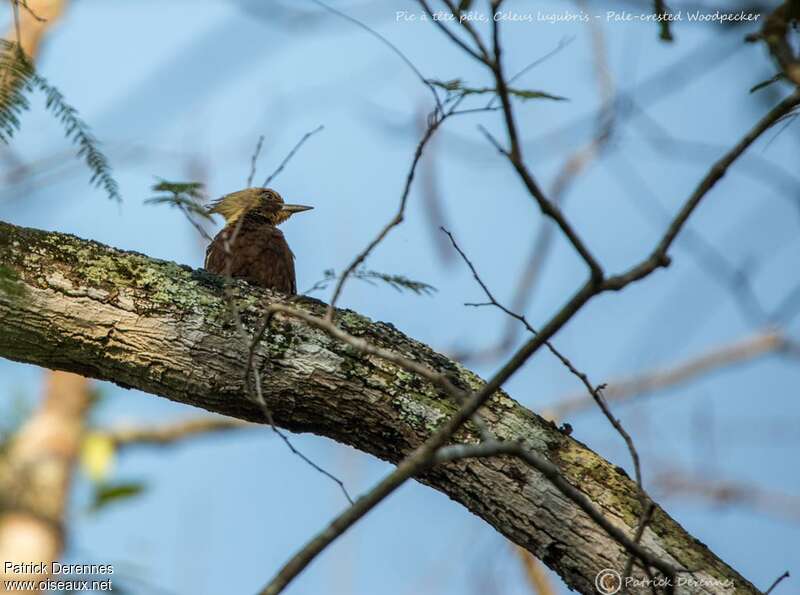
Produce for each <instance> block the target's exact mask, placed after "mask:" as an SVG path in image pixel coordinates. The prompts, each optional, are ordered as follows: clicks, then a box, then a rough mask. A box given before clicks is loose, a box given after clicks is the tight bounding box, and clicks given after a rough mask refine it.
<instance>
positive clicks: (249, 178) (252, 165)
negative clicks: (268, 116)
mask: <svg viewBox="0 0 800 595" xmlns="http://www.w3.org/2000/svg"><path fill="white" fill-rule="evenodd" d="M263 144H264V135H263V134H262V135H261V136H259V137H258V142H257V143H256V149H255V151H253V155H252V157H250V175H248V176H247V182H246V183H245V185H244V187H245V188H250V186H252V185H253V178H255V177H256V163H257V161H258V156H259V155H260V154H261V147H262V145H263ZM264 185H265V186H266V184H264Z"/></svg>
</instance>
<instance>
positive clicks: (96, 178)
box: [0, 40, 122, 201]
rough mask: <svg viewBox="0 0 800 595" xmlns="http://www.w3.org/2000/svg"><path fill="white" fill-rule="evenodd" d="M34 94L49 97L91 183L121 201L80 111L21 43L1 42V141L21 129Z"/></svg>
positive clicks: (109, 167) (117, 189)
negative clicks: (35, 62) (81, 160)
mask: <svg viewBox="0 0 800 595" xmlns="http://www.w3.org/2000/svg"><path fill="white" fill-rule="evenodd" d="M34 90H38V91H41V92H42V93H44V95H45V105H46V107H47V109H48V110H50V111H51V112H52V113H53V115H54V116H55V117H56V119H57V120H58V121H59V122H60V123H61V125H62V127H63V128H64V132H65V136H66V138H67V140H70V141H72V142H73V144H75V145H77V146H78V157H83V158H84V160H85V161H86V165H88V166H89V169H90V170H91V172H92V177H91V179H90V182H91V184H92V185H94V186H98V187H100V186H102V187H103V189H104V190H105V191H106V194H107V195H108V197H109V198H111V199H112V200H116V201H121V200H122V197H121V196H120V193H119V186H118V184H117V182H116V180H114V178H113V177H112V175H111V166H110V165H109V163H108V160H107V159H106V157H105V155H103V153H102V152H101V151H100V149H99V148H98V146H99V143H98V141H97V139H96V138H95V137H94V135H93V134H92V133H91V131H90V130H89V127H88V125H87V124H86V123H85V122H84V121H83V120H81V119H80V117H79V116H78V112H77V110H76V109H75V108H74V107H72V106H71V105H69V104H68V103H67V102H66V101H64V96H63V95H62V94H61V92H60V91H59V90H58V89H57V88H56V87H54V86H53V85H51V84H50V83H48V82H47V79H45V78H44V77H43V76H42V75H40V74H39V73H37V72H36V69H35V68H34V66H33V63H32V62H31V61H30V60H29V59H28V58H27V56H25V53H24V52H23V50H22V49H21V48H20V47H19V45H18V44H17V43H14V42H10V41H7V40H0V140H1V141H2V142H4V143H6V144H8V143H9V142H10V141H11V138H12V137H13V136H14V133H15V132H16V131H17V130H19V128H20V116H21V115H22V113H23V112H24V111H27V110H28V109H30V102H29V101H28V98H27V97H26V93H31V92H33V91H34Z"/></svg>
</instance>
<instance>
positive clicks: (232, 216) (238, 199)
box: [208, 188, 283, 225]
mask: <svg viewBox="0 0 800 595" xmlns="http://www.w3.org/2000/svg"><path fill="white" fill-rule="evenodd" d="M269 203H272V204H273V205H274V207H273V210H275V211H277V210H279V207H278V205H282V204H283V198H281V195H280V194H278V193H277V192H275V191H274V190H271V189H269V188H245V189H244V190H239V191H238V192H231V193H230V194H226V195H225V196H223V197H221V198H218V199H217V200H215V201H214V202H212V203H211V204H210V205H209V206H208V212H209V213H217V214H219V215H222V216H223V217H224V218H225V223H227V224H228V225H230V224H232V223H235V222H236V221H237V220H238V219H239V217H241V216H242V215H243V214H244V213H247V212H248V211H251V210H253V209H259V208H263V207H264V206H266V205H267V204H269ZM275 207H278V208H275Z"/></svg>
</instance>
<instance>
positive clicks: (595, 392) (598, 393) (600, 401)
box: [441, 227, 648, 514]
mask: <svg viewBox="0 0 800 595" xmlns="http://www.w3.org/2000/svg"><path fill="white" fill-rule="evenodd" d="M441 230H442V231H443V232H444V233H445V234H447V237H448V238H450V243H451V244H452V245H453V248H454V249H455V250H456V252H458V254H459V256H461V259H462V260H463V261H464V263H465V264H466V265H467V266H468V267H469V270H470V271H471V272H472V277H473V278H474V279H475V281H476V282H477V283H478V285H480V287H481V289H482V290H483V293H485V294H486V297H487V298H489V300H490V304H491V305H492V306H495V307H497V308H498V309H500V310H501V311H502V312H504V313H505V314H506V315H508V316H510V317H511V318H513V319H515V320H517V321H519V322H520V323H522V325H523V326H524V327H525V328H526V329H527V330H528V331H529V332H530V333H531V334H532V335H537V334H538V332H537V331H536V329H534V328H533V327H532V326H531V325H530V323H529V322H528V320H527V319H526V318H525V316H523V315H521V314H518V313H516V312H513V311H511V310H509V309H508V308H506V307H505V306H504V305H503V304H501V303H500V302H498V301H497V299H495V297H494V294H492V292H491V291H490V290H489V288H488V287H487V286H486V283H484V282H483V279H481V277H480V275H479V274H478V271H477V270H476V269H475V265H474V264H472V261H471V260H470V259H469V257H468V256H467V255H466V254H465V253H464V251H463V250H462V249H461V247H460V246H459V245H458V243H457V242H456V239H455V238H454V237H453V234H452V233H450V232H449V231H448V230H446V229H445V228H444V227H442V228H441ZM475 305H484V304H475ZM544 345H545V346H546V347H547V349H548V350H549V351H550V353H552V354H553V355H555V356H556V357H557V358H558V360H559V361H560V362H561V363H562V364H563V365H564V366H565V367H566V368H567V369H568V370H569V371H570V373H571V374H572V375H574V376H575V377H576V378H578V379H579V380H580V381H581V382H582V383H583V385H584V386H585V387H586V390H587V391H588V393H589V395H590V396H591V397H592V398H593V399H594V401H595V403H597V406H598V407H600V410H601V411H602V412H603V415H605V416H606V419H608V421H609V423H610V424H611V425H612V426H613V427H614V429H615V430H616V431H617V432H618V433H619V435H620V436H622V439H623V440H624V441H625V444H626V445H627V447H628V452H630V455H631V459H632V460H633V468H634V472H635V476H636V485H637V486H638V487H639V492H640V494H641V497H642V509H643V510H642V513H643V514H644V508H645V507H646V502H647V500H648V499H647V496H646V494H645V492H644V487H643V486H642V470H641V465H640V463H639V453H638V452H637V451H636V447H635V446H634V444H633V439H632V438H631V436H630V434H629V433H628V432H627V431H626V430H625V428H623V427H622V423H621V422H620V421H619V419H617V418H616V417H614V415H613V414H612V413H611V410H610V409H609V408H608V404H607V403H606V401H605V399H604V398H603V394H602V386H595V385H594V384H593V383H592V382H591V381H590V380H589V377H588V376H587V375H586V374H585V373H584V372H581V371H579V370H578V369H577V368H576V367H575V366H574V365H573V363H572V362H571V361H570V360H569V359H568V358H567V357H566V356H565V355H563V354H562V353H561V352H560V351H559V350H558V349H556V348H555V347H554V346H553V344H552V342H550V341H545V342H544Z"/></svg>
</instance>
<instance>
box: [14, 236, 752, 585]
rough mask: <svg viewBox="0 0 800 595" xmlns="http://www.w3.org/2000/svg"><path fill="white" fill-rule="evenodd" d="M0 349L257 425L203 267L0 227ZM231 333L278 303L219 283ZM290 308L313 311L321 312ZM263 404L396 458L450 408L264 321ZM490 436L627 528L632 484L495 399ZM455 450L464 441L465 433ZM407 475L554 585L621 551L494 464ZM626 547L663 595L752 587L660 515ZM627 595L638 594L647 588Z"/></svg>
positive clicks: (212, 281)
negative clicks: (543, 568)
mask: <svg viewBox="0 0 800 595" xmlns="http://www.w3.org/2000/svg"><path fill="white" fill-rule="evenodd" d="M0 274H2V275H3V276H5V278H6V279H5V281H3V280H2V279H0V356H3V357H6V358H8V359H12V360H16V361H21V362H26V363H32V364H37V365H40V366H45V367H48V368H52V369H59V370H67V371H71V372H77V373H80V374H83V375H86V376H90V377H93V378H98V379H101V380H109V381H111V382H114V383H116V384H118V385H120V386H123V387H132V388H137V389H139V390H142V391H145V392H149V393H152V394H155V395H160V396H163V397H166V398H169V399H172V400H174V401H177V402H180V403H186V404H188V405H194V406H197V407H202V408H204V409H208V410H209V411H214V412H217V413H222V414H225V415H229V416H233V417H238V418H241V419H246V420H251V421H257V422H263V421H264V420H263V416H262V412H261V408H260V407H259V406H258V405H257V404H255V403H253V402H252V401H250V400H249V399H248V398H247V393H246V391H245V385H244V369H245V362H246V360H247V348H248V346H247V345H245V344H244V342H243V341H242V339H241V338H240V336H239V334H238V331H237V329H236V326H235V325H234V324H233V323H232V321H231V318H230V315H229V312H228V306H227V304H226V302H225V299H224V295H223V287H224V286H223V280H222V279H221V278H219V277H217V276H215V275H211V274H209V273H207V272H205V271H203V270H193V269H191V268H189V267H187V266H180V265H177V264H175V263H172V262H165V261H160V260H155V259H151V258H148V257H146V256H144V255H141V254H137V253H132V252H123V251H120V250H116V249H113V248H109V247H106V246H103V245H101V244H98V243H96V242H90V241H85V240H81V239H79V238H76V237H73V236H69V235H65V234H60V233H49V232H44V231H39V230H33V229H27V228H22V227H16V226H13V225H9V224H6V223H2V222H0ZM232 294H233V296H234V297H233V299H235V300H236V302H237V303H238V306H239V309H240V312H241V315H242V320H243V324H244V327H245V329H246V330H247V332H248V333H250V334H252V333H254V332H255V328H256V327H257V325H258V323H259V321H260V316H259V312H260V310H261V308H262V307H263V306H264V305H265V304H268V303H271V302H275V301H280V300H281V299H283V298H281V297H280V296H278V295H275V294H271V293H270V292H268V291H264V290H260V289H258V288H253V287H250V286H248V285H247V284H245V283H235V284H233V286H232ZM293 305H294V306H296V307H298V308H301V309H304V310H306V311H309V312H312V313H314V314H317V315H321V314H323V313H324V304H322V303H321V302H318V301H316V300H298V301H297V302H294V303H293ZM337 321H338V322H339V324H340V325H341V326H342V328H343V329H345V330H346V331H347V332H349V333H351V334H352V335H356V336H360V337H363V338H364V339H366V340H368V341H371V342H372V343H374V344H377V345H379V346H381V347H384V348H387V349H392V350H394V351H397V352H399V353H401V354H402V355H404V356H406V357H408V358H411V359H414V360H416V361H419V362H421V363H424V364H427V365H429V366H431V367H432V368H434V369H436V370H438V371H440V372H445V373H447V374H448V375H449V376H450V377H451V378H452V380H453V382H454V383H456V384H458V385H460V386H462V387H463V388H477V387H479V386H481V385H482V383H483V381H482V380H481V379H480V378H479V377H478V376H476V375H475V374H473V373H472V372H470V371H469V370H467V369H465V368H464V367H463V366H461V365H459V364H458V363H455V362H453V361H451V360H449V359H447V358H446V357H444V356H442V355H440V354H438V353H436V352H434V351H433V350H432V349H430V348H429V347H428V346H426V345H423V344H421V343H419V342H417V341H415V340H413V339H411V338H409V337H407V336H405V335H403V334H402V333H400V332H399V331H398V330H397V329H395V327H394V326H393V325H391V324H389V323H384V322H372V321H370V320H369V319H367V318H366V317H364V316H361V315H359V314H357V313H356V312H353V311H350V310H338V311H337ZM255 363H256V367H257V369H258V370H259V371H260V374H261V375H262V379H263V391H264V397H265V399H266V401H267V404H268V406H269V408H270V410H271V411H272V413H273V416H274V418H275V422H276V423H277V424H278V425H280V426H282V427H284V428H287V429H289V430H292V431H296V432H313V433H315V434H320V435H323V436H327V437H329V438H332V439H334V440H336V441H338V442H342V443H345V444H349V445H351V446H353V447H355V448H358V449H359V450H362V451H364V452H367V453H370V454H372V455H375V456H377V457H379V458H381V459H384V460H387V461H391V462H397V461H398V460H400V459H401V458H402V457H404V456H405V455H407V454H408V453H409V452H411V450H412V449H414V447H416V446H417V445H419V444H420V443H421V442H423V441H424V440H425V438H426V437H427V436H428V435H429V434H430V433H431V431H432V430H433V429H434V428H436V427H437V426H438V425H439V424H440V423H441V422H442V420H444V419H445V418H446V417H447V416H448V415H450V414H451V413H452V412H453V411H455V409H456V407H457V405H456V404H455V403H453V402H452V401H450V400H449V399H448V398H447V397H446V396H445V395H443V394H441V393H440V392H439V391H438V390H437V389H435V388H433V387H432V386H431V385H430V384H429V383H428V382H427V381H424V380H423V379H421V378H419V377H417V376H415V375H414V374H410V373H408V372H405V371H403V370H401V369H399V368H398V367H397V366H395V365H393V364H391V363H389V362H386V361H384V360H380V359H378V358H376V357H373V356H365V355H362V354H361V353H359V352H357V351H356V350H355V349H354V348H352V347H350V346H348V345H344V344H342V343H340V342H338V341H335V340H333V339H332V338H330V337H329V336H328V335H326V334H325V333H324V332H322V331H319V330H316V329H313V328H310V327H309V326H308V325H306V324H304V323H303V322H302V321H299V320H297V319H294V318H287V317H283V316H280V315H278V316H276V318H275V320H273V321H272V324H271V326H270V329H269V331H268V332H267V333H266V334H265V336H264V338H263V340H262V341H261V342H260V344H259V345H258V347H257V349H256V355H255ZM481 414H482V416H483V418H484V419H485V420H486V423H487V425H488V426H489V429H490V430H491V432H492V433H493V434H494V435H495V436H497V438H498V439H503V440H522V441H523V442H524V443H525V444H526V446H527V447H529V448H531V449H533V450H535V451H536V452H538V453H539V454H540V455H542V456H545V457H547V458H548V459H549V460H550V461H552V462H553V463H554V464H555V465H557V466H558V467H559V468H560V469H561V471H562V473H563V475H564V477H565V478H566V479H567V480H568V481H569V482H570V483H571V484H573V485H574V486H575V487H577V488H578V489H579V490H581V491H582V492H583V493H585V494H586V495H587V497H589V498H590V499H591V501H592V502H593V503H594V505H595V506H596V507H598V508H599V509H600V510H602V512H603V513H604V514H605V515H606V517H607V518H609V519H610V520H611V521H612V522H613V523H615V524H617V525H619V526H620V527H622V528H623V529H624V530H626V532H628V533H629V534H630V535H633V533H634V531H635V527H636V523H637V520H638V516H639V514H640V505H639V499H638V494H637V488H636V485H635V483H634V482H633V481H631V480H630V479H629V478H628V476H627V475H626V474H625V472H624V471H623V470H622V469H620V468H619V467H615V466H614V465H612V464H610V463H609V462H607V461H605V460H604V459H603V458H602V457H600V456H599V455H597V454H595V453H594V452H592V451H591V450H590V449H588V448H587V447H586V446H585V445H583V444H581V443H580V442H578V441H577V440H574V439H573V438H571V437H570V436H567V435H565V434H563V433H562V432H560V431H559V430H558V428H557V427H556V426H554V425H553V424H552V423H550V422H547V421H545V420H543V419H542V418H541V417H539V416H537V415H536V414H534V413H532V412H531V411H529V410H528V409H526V408H524V407H522V406H521V405H519V404H518V403H516V402H515V401H514V400H512V399H511V398H510V397H509V396H508V395H506V394H505V393H503V392H501V391H498V392H497V393H496V394H495V395H494V396H493V397H492V399H491V400H490V402H489V403H488V405H487V406H486V407H484V409H483V410H482V411H481ZM456 439H457V440H458V441H477V439H478V438H477V432H475V431H474V428H473V429H471V428H469V427H468V428H467V429H466V430H464V431H462V432H461V433H460V434H459V435H458V436H457V437H456ZM418 480H419V481H421V482H423V483H425V484H427V485H430V486H431V487H434V488H435V489H437V490H439V491H441V492H443V493H445V494H447V495H448V496H449V497H450V498H452V499H453V500H455V501H457V502H459V503H461V504H462V505H464V506H465V507H466V508H467V509H469V510H470V511H472V512H473V513H474V514H476V515H478V516H480V517H481V518H483V519H484V520H485V521H486V522H487V523H489V524H490V525H492V526H493V527H494V528H495V529H497V530H498V531H499V532H501V533H502V534H503V535H505V536H506V537H508V538H509V539H510V540H511V541H513V542H515V543H517V544H518V545H520V546H522V547H524V548H525V549H527V550H528V551H530V552H531V553H532V554H534V555H535V556H537V557H538V558H539V559H540V560H542V561H543V562H544V563H545V564H547V565H548V566H549V567H550V568H552V569H553V570H555V571H556V572H557V573H558V574H559V575H560V576H561V577H562V578H563V579H564V581H565V582H566V584H567V585H568V586H570V587H571V588H573V589H577V590H578V591H580V592H582V593H594V592H595V577H596V575H597V573H598V572H599V571H600V570H602V569H606V568H611V569H614V570H617V571H619V572H621V571H622V569H623V567H624V566H625V561H626V558H627V556H626V553H625V551H624V550H623V549H622V547H621V546H620V545H618V544H617V543H616V542H615V541H614V540H612V539H611V538H610V537H609V536H608V535H607V534H606V533H605V532H604V531H603V530H602V529H600V527H598V526H597V525H596V524H595V523H594V522H593V521H592V520H591V519H590V518H589V517H588V516H586V515H585V514H584V513H583V512H582V511H581V510H580V509H579V508H578V507H577V506H576V505H575V504H573V502H572V501H571V500H569V499H567V498H565V496H564V495H563V494H562V493H561V492H560V491H559V490H557V489H556V488H555V487H554V486H553V485H552V484H550V482H548V481H547V480H546V479H544V478H543V477H542V476H541V475H540V474H539V473H537V472H535V471H533V470H531V469H530V468H528V467H527V466H525V465H524V464H522V463H521V462H519V461H517V460H512V459H509V458H495V459H488V460H467V461H460V462H456V463H452V464H447V465H442V466H439V467H437V468H435V469H433V470H432V471H430V472H429V473H427V474H426V475H424V476H423V477H419V478H418ZM642 544H643V545H644V546H645V547H647V548H648V549H650V550H651V551H652V552H653V553H654V554H655V555H657V556H660V557H662V558H663V559H664V560H666V561H668V562H670V563H672V564H674V565H675V566H679V567H683V568H688V569H691V570H692V571H693V574H692V575H681V577H683V578H689V579H692V580H694V581H695V582H694V583H692V584H689V585H684V586H678V588H677V590H676V591H677V592H678V593H758V592H759V591H758V590H757V589H756V588H755V587H754V586H753V585H752V584H750V583H749V582H748V581H747V580H746V579H744V578H743V577H741V576H740V575H739V574H738V573H737V572H736V571H735V570H734V569H732V568H731V567H729V566H728V565H726V564H725V563H724V562H723V561H722V560H720V559H719V558H718V557H716V556H715V555H714V554H713V552H711V551H710V550H709V549H708V548H707V547H706V546H705V545H703V544H702V543H701V542H699V541H698V540H696V539H695V538H694V537H692V536H691V535H689V534H688V533H687V532H686V531H685V530H684V529H683V528H682V527H681V526H680V525H679V524H678V523H677V522H675V521H674V520H673V519H672V518H671V517H670V516H669V515H668V514H667V513H666V512H664V511H663V510H662V509H661V508H657V509H656V512H655V514H654V516H653V520H652V522H651V523H650V525H649V526H648V528H647V529H646V531H645V533H644V536H643V539H642ZM631 592H642V593H645V592H647V593H649V592H650V589H649V587H645V586H641V587H638V588H633V589H632V590H631Z"/></svg>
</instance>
